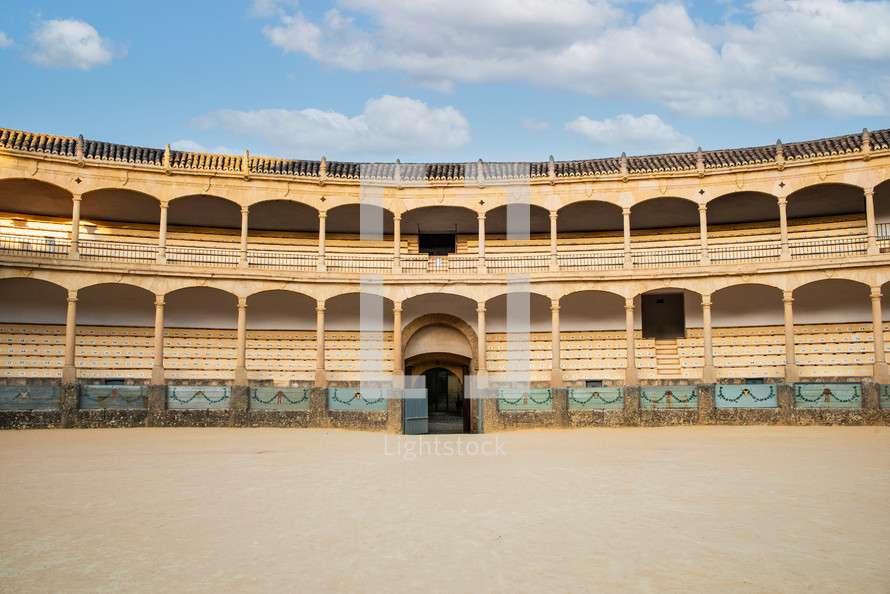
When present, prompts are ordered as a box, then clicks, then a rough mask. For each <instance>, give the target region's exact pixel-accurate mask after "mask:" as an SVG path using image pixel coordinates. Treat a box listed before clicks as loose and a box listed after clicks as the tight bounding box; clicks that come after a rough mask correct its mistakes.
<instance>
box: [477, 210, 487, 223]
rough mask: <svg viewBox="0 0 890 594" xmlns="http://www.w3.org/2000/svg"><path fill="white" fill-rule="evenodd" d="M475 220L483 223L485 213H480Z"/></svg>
mask: <svg viewBox="0 0 890 594" xmlns="http://www.w3.org/2000/svg"><path fill="white" fill-rule="evenodd" d="M476 220H478V221H484V220H485V213H484V212H480V213H479V214H478V215H476Z"/></svg>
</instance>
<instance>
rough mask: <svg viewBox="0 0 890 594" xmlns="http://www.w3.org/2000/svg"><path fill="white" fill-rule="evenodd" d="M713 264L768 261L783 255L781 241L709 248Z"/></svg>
mask: <svg viewBox="0 0 890 594" xmlns="http://www.w3.org/2000/svg"><path fill="white" fill-rule="evenodd" d="M708 254H709V256H710V258H711V263H712V264H720V263H725V262H767V261H770V260H778V259H779V258H781V257H782V244H781V243H772V242H771V243H759V244H746V245H733V246H716V247H710V248H709V249H708Z"/></svg>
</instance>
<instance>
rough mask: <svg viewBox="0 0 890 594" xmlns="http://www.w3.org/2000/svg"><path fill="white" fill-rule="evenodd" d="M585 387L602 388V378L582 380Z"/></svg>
mask: <svg viewBox="0 0 890 594" xmlns="http://www.w3.org/2000/svg"><path fill="white" fill-rule="evenodd" d="M584 387H585V388H602V387H603V380H584Z"/></svg>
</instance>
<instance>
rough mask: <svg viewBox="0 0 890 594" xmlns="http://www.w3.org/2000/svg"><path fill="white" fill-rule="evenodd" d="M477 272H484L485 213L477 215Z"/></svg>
mask: <svg viewBox="0 0 890 594" xmlns="http://www.w3.org/2000/svg"><path fill="white" fill-rule="evenodd" d="M477 218H478V219H479V272H480V273H484V272H485V213H479V216H478V217H477Z"/></svg>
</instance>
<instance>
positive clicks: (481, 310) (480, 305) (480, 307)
mask: <svg viewBox="0 0 890 594" xmlns="http://www.w3.org/2000/svg"><path fill="white" fill-rule="evenodd" d="M476 313H485V304H484V303H477V304H476Z"/></svg>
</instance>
